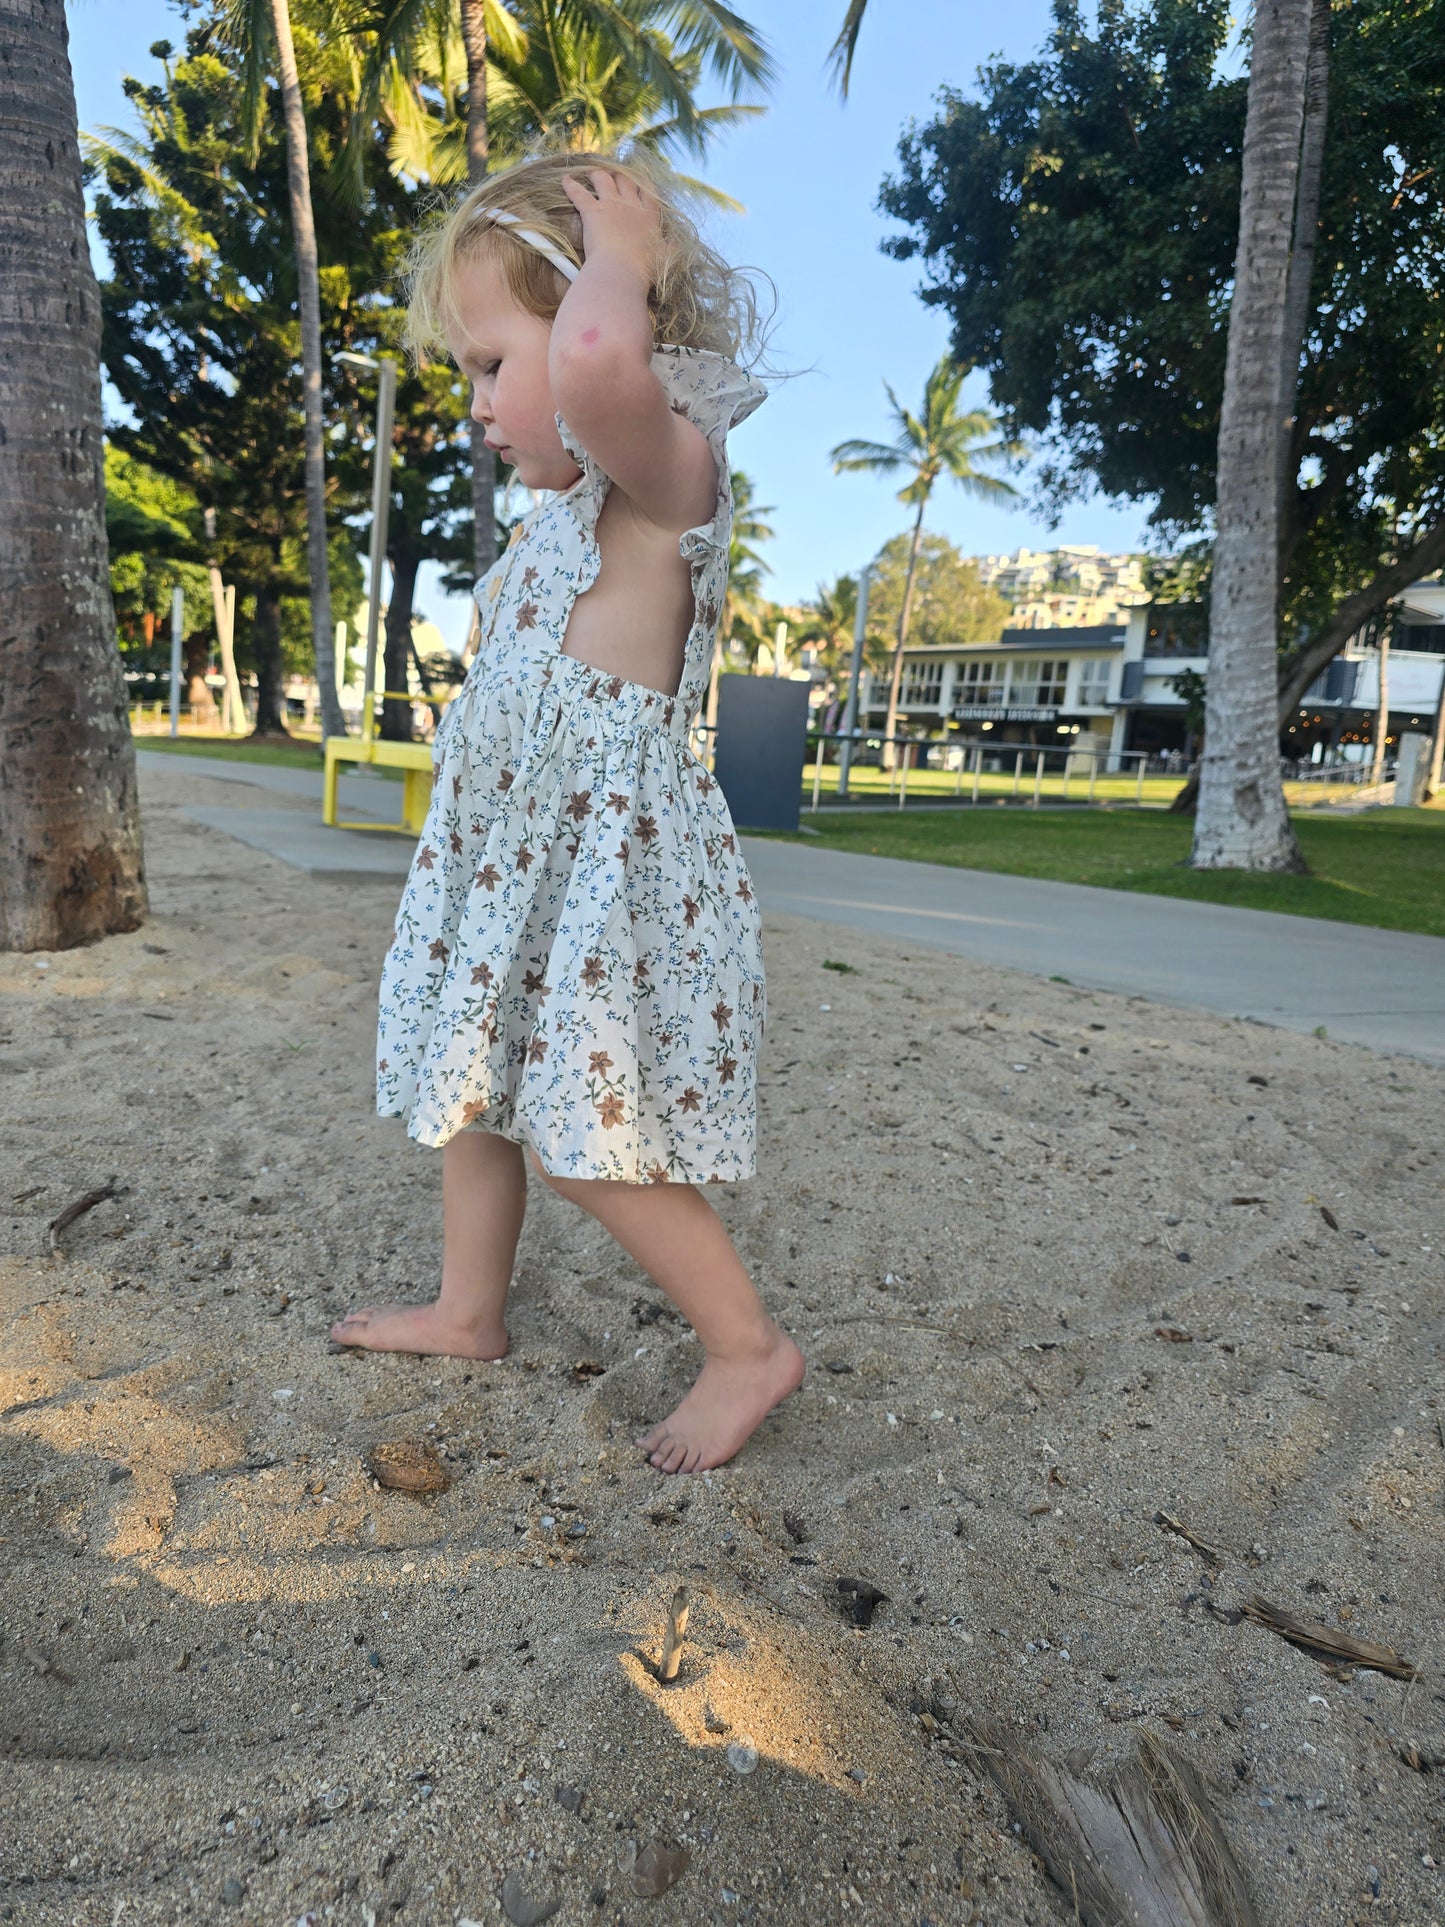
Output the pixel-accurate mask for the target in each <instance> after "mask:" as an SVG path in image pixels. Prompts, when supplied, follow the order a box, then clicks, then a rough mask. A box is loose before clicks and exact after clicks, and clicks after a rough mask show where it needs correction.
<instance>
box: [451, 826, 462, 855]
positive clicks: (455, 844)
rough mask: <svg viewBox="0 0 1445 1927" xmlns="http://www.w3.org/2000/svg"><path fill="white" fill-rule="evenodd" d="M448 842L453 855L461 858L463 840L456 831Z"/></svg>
mask: <svg viewBox="0 0 1445 1927" xmlns="http://www.w3.org/2000/svg"><path fill="white" fill-rule="evenodd" d="M448 841H449V842H450V844H451V846H452V855H453V856H460V855H461V853H462V839H461V838H460V837H459V836H458V835H457V833H456V831H455V830H453V831H452V832H451V834H450V836H449V838H448Z"/></svg>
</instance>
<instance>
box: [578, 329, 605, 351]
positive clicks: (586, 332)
mask: <svg viewBox="0 0 1445 1927" xmlns="http://www.w3.org/2000/svg"><path fill="white" fill-rule="evenodd" d="M601 334H602V330H601V329H600V328H584V329H583V330H582V339H583V340H584V341H585V342H586V344H587V346H588V347H589V348H590V347H592V345H593V344H594V343H595V342H596V341H598V340H599V339H600V338H601Z"/></svg>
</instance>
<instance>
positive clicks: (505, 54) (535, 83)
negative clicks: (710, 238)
mask: <svg viewBox="0 0 1445 1927" xmlns="http://www.w3.org/2000/svg"><path fill="white" fill-rule="evenodd" d="M373 26H374V33H373V37H372V40H371V44H370V49H369V52H368V55H367V58H366V60H365V63H364V66H363V69H362V72H361V76H360V86H359V90H358V100H357V119H358V125H359V124H360V123H364V122H366V121H369V120H370V119H372V118H374V117H375V115H376V114H377V112H378V111H380V112H382V113H384V114H385V116H386V117H387V119H388V120H389V121H390V123H391V128H392V139H391V161H392V165H393V167H394V168H396V169H397V170H398V172H401V173H404V174H406V175H408V176H409V177H410V178H412V179H413V180H419V181H430V182H434V183H435V184H436V185H438V186H447V185H450V184H452V183H454V182H458V181H461V180H463V179H465V180H466V181H467V183H468V184H469V185H470V186H473V187H475V186H476V185H477V184H478V183H479V182H481V181H482V180H484V179H485V178H486V175H487V172H488V169H489V167H490V166H491V165H492V160H493V150H494V148H495V149H497V150H499V151H500V153H501V157H502V160H503V164H504V165H505V164H506V162H507V161H508V160H510V159H512V158H515V157H516V156H517V155H519V154H520V153H522V152H523V151H525V150H526V149H527V148H528V147H531V146H535V145H536V144H538V143H539V142H542V141H547V142H550V143H552V144H562V145H566V146H572V147H586V146H594V147H595V146H610V145H613V144H615V143H617V142H619V141H621V140H624V139H628V140H632V141H635V142H636V143H637V144H639V145H641V146H645V147H649V148H651V149H652V150H653V151H655V152H660V153H661V152H666V151H668V150H669V149H671V148H673V147H676V146H682V147H685V148H687V149H689V150H691V151H692V152H695V153H698V154H701V153H704V152H705V151H706V148H707V144H708V141H709V139H710V138H711V136H712V135H714V134H716V133H717V132H718V131H720V130H721V129H722V128H724V127H728V126H731V125H733V124H734V123H735V122H736V121H737V120H738V119H740V118H741V117H742V116H743V115H746V114H756V113H761V112H762V109H761V108H760V107H755V106H744V105H740V104H738V103H737V95H738V93H739V92H740V91H741V90H742V89H743V88H744V87H746V86H748V85H758V86H762V85H766V84H768V83H769V82H770V81H771V80H772V78H773V72H774V70H773V65H772V60H771V57H770V55H769V54H768V51H767V48H766V45H765V44H764V42H763V41H762V40H761V38H760V37H759V36H758V35H757V34H756V33H755V32H754V31H753V29H752V28H751V27H750V26H749V25H748V23H747V22H746V21H745V20H743V19H742V18H741V17H740V16H739V15H737V14H735V13H733V12H732V10H731V9H730V8H729V7H727V6H725V5H723V4H721V0H516V3H515V5H514V6H512V7H510V8H509V7H503V6H502V5H500V4H499V0H383V3H382V4H381V5H380V6H379V7H378V9H377V11H376V13H375V17H374V21H373ZM705 65H706V66H708V67H710V68H711V71H712V76H713V78H714V80H715V81H718V82H721V83H722V84H723V85H724V86H726V87H728V88H730V90H731V91H732V93H733V96H734V99H733V104H731V105H724V106H719V107H709V108H699V107H698V106H697V105H696V101H695V96H696V93H697V91H698V88H699V86H700V84H701V82H702V79H703V69H704V66H705ZM463 70H465V77H466V78H465V101H464V103H462V102H461V101H459V98H458V96H459V92H460V90H461V81H462V74H463ZM361 147H362V143H361V141H360V140H359V139H356V138H354V139H353V140H352V142H351V143H349V149H350V150H351V151H349V153H348V155H347V156H346V157H345V158H346V162H347V165H348V166H349V167H350V168H351V169H352V172H353V175H354V176H355V174H356V170H357V169H359V167H360V154H361ZM693 185H694V186H697V187H698V188H699V191H700V192H702V193H704V194H706V195H708V196H709V197H710V198H712V199H714V200H717V201H721V202H724V203H725V204H726V205H729V206H735V205H736V203H733V202H730V201H728V200H727V197H726V196H724V195H719V194H717V193H716V192H715V191H713V190H711V189H707V188H705V187H703V186H702V184H701V183H693ZM351 191H352V192H353V193H356V192H357V191H358V184H357V182H356V180H355V179H354V180H353V186H352V190H351ZM484 433H485V431H484V429H483V428H482V427H481V426H480V425H475V426H474V427H473V430H472V501H473V510H474V528H475V554H474V560H475V565H476V571H477V574H478V575H479V576H480V575H483V574H485V572H486V570H487V569H488V568H490V567H491V565H492V562H493V561H494V560H495V559H496V520H495V512H494V509H493V503H494V498H495V490H496V457H495V456H494V455H493V453H492V451H491V450H490V449H489V448H487V447H486V445H485V442H484V440H483V435H484Z"/></svg>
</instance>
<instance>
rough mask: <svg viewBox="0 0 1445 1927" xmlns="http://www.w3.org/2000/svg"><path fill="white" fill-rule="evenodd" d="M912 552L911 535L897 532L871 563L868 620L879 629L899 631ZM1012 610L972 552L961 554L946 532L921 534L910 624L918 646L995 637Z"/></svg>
mask: <svg viewBox="0 0 1445 1927" xmlns="http://www.w3.org/2000/svg"><path fill="white" fill-rule="evenodd" d="M911 552H912V538H911V537H910V536H907V535H895V536H894V537H893V538H892V540H891V541H889V542H885V543H884V545H883V547H882V549H880V551H879V553H878V556H877V558H876V560H875V561H874V563H873V579H872V583H871V585H870V588H869V595H868V626H869V628H870V630H873V631H874V632H875V633H877V634H880V635H894V636H896V635H897V633H898V617H899V613H900V610H901V608H902V605H903V597H904V595H905V594H906V593H907V588H908V563H909V556H910V554H911ZM1009 614H1010V610H1009V604H1008V603H1007V602H1006V601H1005V600H1004V598H1003V597H1002V596H1001V595H1000V594H999V593H998V592H997V590H995V589H992V588H988V587H985V585H984V584H983V583H982V582H980V581H979V575H978V564H977V562H975V561H974V560H973V558H972V557H971V556H965V555H961V554H960V553H959V551H958V550H957V549H956V548H955V547H954V545H953V543H952V542H950V541H949V540H948V538H947V536H944V535H927V534H925V535H924V536H923V538H922V540H921V541H920V543H919V546H918V557H917V561H916V563H915V565H914V581H913V609H912V615H911V617H910V621H909V630H908V634H909V639H910V641H911V642H912V643H913V644H914V645H915V646H917V645H919V644H922V645H923V646H925V647H929V648H950V649H956V648H958V647H959V645H960V644H962V643H966V642H997V641H998V639H999V636H1000V635H1001V634H1002V633H1003V628H1004V624H1005V623H1006V622H1007V621H1008V619H1009Z"/></svg>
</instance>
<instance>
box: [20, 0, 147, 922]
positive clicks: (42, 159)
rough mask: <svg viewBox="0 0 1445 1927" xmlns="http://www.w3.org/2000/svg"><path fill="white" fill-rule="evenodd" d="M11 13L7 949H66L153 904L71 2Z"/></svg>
mask: <svg viewBox="0 0 1445 1927" xmlns="http://www.w3.org/2000/svg"><path fill="white" fill-rule="evenodd" d="M0 21H3V25H0V38H3V41H4V44H5V58H6V65H5V74H6V81H5V93H6V101H5V112H4V113H3V114H0V423H3V424H4V428H3V435H0V439H3V441H4V443H5V459H4V461H3V462H0V612H3V613H0V622H3V624H4V627H3V630H0V663H3V673H0V950H65V949H69V948H70V947H71V946H72V945H74V944H82V943H92V942H94V941H95V939H96V938H97V937H103V936H105V935H107V934H108V933H109V932H111V931H114V930H134V929H136V928H137V926H138V925H139V924H141V923H142V922H144V920H145V917H146V913H147V908H148V906H147V902H146V886H145V871H144V866H143V863H142V857H141V832H140V812H139V806H138V802H137V797H136V774H135V749H134V745H133V744H132V742H131V736H130V729H129V726H128V722H127V717H126V692H125V681H124V678H123V676H122V675H121V668H120V657H119V656H118V654H117V653H116V646H115V612H114V609H113V608H112V605H111V599H110V577H109V572H108V550H107V546H106V539H105V478H104V468H103V457H102V445H101V414H100V297H99V293H98V290H97V288H96V285H95V274H94V271H93V270H92V268H91V265H90V253H89V250H88V249H87V246H86V239H85V205H84V201H83V199H82V196H81V186H80V155H79V140H78V136H77V132H76V124H75V91H74V87H73V85H72V82H71V74H70V57H69V42H68V37H67V34H66V25H65V4H64V0H3V3H0Z"/></svg>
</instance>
